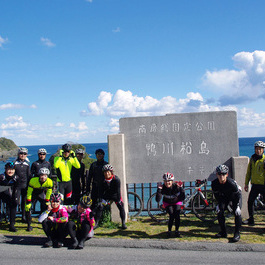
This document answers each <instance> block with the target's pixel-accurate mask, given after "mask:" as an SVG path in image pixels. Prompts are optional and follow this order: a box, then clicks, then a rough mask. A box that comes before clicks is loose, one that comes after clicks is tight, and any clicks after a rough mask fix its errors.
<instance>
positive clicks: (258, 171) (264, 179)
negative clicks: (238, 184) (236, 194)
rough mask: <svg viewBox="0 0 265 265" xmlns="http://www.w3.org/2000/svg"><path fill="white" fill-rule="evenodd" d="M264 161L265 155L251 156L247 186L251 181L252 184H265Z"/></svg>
mask: <svg viewBox="0 0 265 265" xmlns="http://www.w3.org/2000/svg"><path fill="white" fill-rule="evenodd" d="M264 160H265V155H264V154H262V155H261V156H258V155H256V154H254V155H252V156H251V158H250V161H249V163H248V168H247V173H246V178H245V185H248V183H249V181H251V184H260V185H264V184H265V169H264V163H265V161H264Z"/></svg>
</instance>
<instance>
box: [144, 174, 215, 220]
mask: <svg viewBox="0 0 265 265" xmlns="http://www.w3.org/2000/svg"><path fill="white" fill-rule="evenodd" d="M177 184H178V185H182V182H177ZM206 185H207V180H206V179H205V180H199V179H197V180H196V181H195V187H191V188H185V189H184V190H185V194H186V197H185V200H184V201H183V205H182V206H181V213H182V214H184V215H186V214H187V213H189V212H192V213H193V214H195V216H196V217H197V218H199V219H200V220H201V221H204V222H207V221H211V222H214V221H215V220H216V219H217V216H216V205H217V203H216V201H215V198H214V196H213V192H212V190H207V189H206V188H207V186H206ZM203 187H204V188H205V189H202V188H203ZM187 191H191V193H190V194H187ZM155 196H156V193H154V194H152V195H151V197H150V198H149V200H148V201H147V211H148V214H149V216H150V217H151V219H152V220H154V221H156V222H158V223H166V222H167V216H166V215H167V213H166V209H165V208H164V207H163V204H159V203H157V202H156V201H155ZM153 204H157V208H156V209H153V208H152V205H153Z"/></svg>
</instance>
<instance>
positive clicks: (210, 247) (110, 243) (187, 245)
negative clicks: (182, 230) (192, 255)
mask: <svg viewBox="0 0 265 265" xmlns="http://www.w3.org/2000/svg"><path fill="white" fill-rule="evenodd" d="M45 240H46V239H45V238H44V237H34V236H13V235H12V236H4V235H0V244H15V245H40V246H42V245H43V243H44V242H45ZM69 240H70V239H69V238H67V241H68V242H66V245H67V243H69ZM89 245H91V246H93V247H112V248H113V247H117V248H145V249H167V250H192V251H242V252H246V251H248V252H265V244H241V243H240V242H238V243H220V242H189V241H187V242H176V241H169V240H164V239H161V240H136V239H109V238H96V237H94V238H92V239H91V240H89V241H86V246H87V247H89Z"/></svg>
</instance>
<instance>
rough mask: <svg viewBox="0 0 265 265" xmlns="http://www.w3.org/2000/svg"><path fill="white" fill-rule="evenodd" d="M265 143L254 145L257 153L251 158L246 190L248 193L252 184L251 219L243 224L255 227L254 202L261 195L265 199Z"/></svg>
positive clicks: (250, 198) (249, 199)
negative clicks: (249, 185)
mask: <svg viewBox="0 0 265 265" xmlns="http://www.w3.org/2000/svg"><path fill="white" fill-rule="evenodd" d="M264 147H265V143H264V142H262V141H257V142H255V144H254V148H255V153H254V154H253V155H252V156H251V158H250V161H249V163H248V168H247V173H246V178H245V187H244V190H245V191H246V192H248V184H249V182H251V184H252V186H251V190H250V193H249V196H248V214H249V218H248V219H247V220H245V221H243V224H248V225H254V224H255V222H254V202H255V200H256V198H257V196H258V195H259V193H260V194H261V195H263V198H265V186H264V185H265V161H264V160H265V155H264Z"/></svg>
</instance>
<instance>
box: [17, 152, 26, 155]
mask: <svg viewBox="0 0 265 265" xmlns="http://www.w3.org/2000/svg"><path fill="white" fill-rule="evenodd" d="M19 154H20V155H27V153H24V152H22V153H19Z"/></svg>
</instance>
